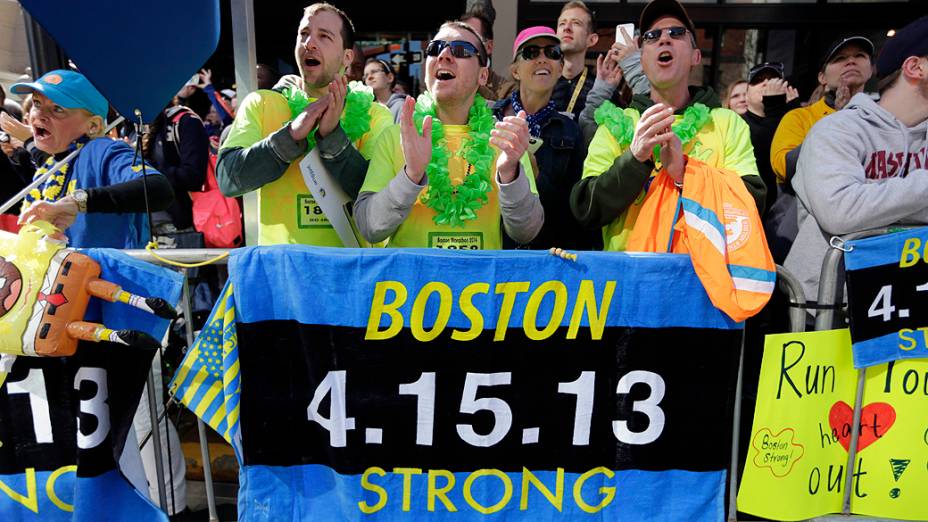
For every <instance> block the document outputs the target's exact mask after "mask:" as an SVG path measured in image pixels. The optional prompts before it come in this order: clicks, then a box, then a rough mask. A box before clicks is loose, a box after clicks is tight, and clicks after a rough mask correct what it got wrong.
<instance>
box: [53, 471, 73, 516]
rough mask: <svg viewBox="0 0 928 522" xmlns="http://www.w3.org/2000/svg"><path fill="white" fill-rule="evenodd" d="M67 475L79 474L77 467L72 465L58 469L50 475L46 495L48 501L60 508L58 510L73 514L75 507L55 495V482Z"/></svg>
mask: <svg viewBox="0 0 928 522" xmlns="http://www.w3.org/2000/svg"><path fill="white" fill-rule="evenodd" d="M65 473H77V466H74V465H71V466H65V467H63V468H58V469H56V470H55V471H54V472H53V473H52V474H51V475H49V476H48V482H46V483H45V494H46V495H48V499H49V500H51V501H52V504H54V505H56V506H58V509H60V510H62V511H67V512H68V513H73V512H74V506H73V505H71V504H68V503H67V502H64V501H62V500H61V498H59V497H58V494H57V493H55V482H56V481H57V480H58V479H59V478H61V476H62V475H64V474H65Z"/></svg>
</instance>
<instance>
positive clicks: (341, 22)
mask: <svg viewBox="0 0 928 522" xmlns="http://www.w3.org/2000/svg"><path fill="white" fill-rule="evenodd" d="M353 46H354V26H353V25H352V23H351V20H350V19H349V18H348V15H346V14H345V13H344V11H342V10H340V9H338V8H336V7H334V6H332V5H331V4H327V3H324V2H322V3H316V4H312V5H310V6H309V7H307V8H306V9H305V11H304V14H303V19H302V20H301V22H300V25H299V29H298V32H297V38H296V48H295V50H294V53H295V57H296V62H297V65H298V66H299V69H300V77H299V78H295V77H294V78H293V79H292V81H293V83H294V84H295V85H292V86H289V85H284V86H281V87H280V88H277V90H259V91H256V92H253V93H251V94H249V95H248V97H247V98H245V100H243V101H242V103H241V105H240V106H239V109H238V113H237V115H236V118H235V123H233V124H232V127H231V129H232V130H231V131H230V132H229V135H228V137H227V138H226V140H225V142H224V143H223V146H222V149H220V151H219V159H218V165H217V181H218V182H219V188H220V189H221V190H222V192H223V193H224V194H225V195H227V196H239V195H242V194H244V193H246V192H250V191H253V190H257V191H259V208H258V222H259V226H258V242H259V243H260V244H262V245H268V244H281V243H300V244H310V245H322V246H342V242H341V240H340V239H339V237H338V234H337V233H336V232H335V229H334V228H332V225H331V224H330V223H329V221H328V219H327V218H326V216H325V214H323V213H322V210H321V208H320V207H319V206H318V205H316V202H315V201H314V200H313V198H312V197H311V195H310V191H309V189H308V188H307V186H306V183H305V182H304V181H303V174H302V173H301V172H300V167H299V163H300V160H302V159H303V156H304V155H305V154H306V152H307V150H309V149H311V148H313V147H318V148H319V154H320V157H321V160H322V163H323V165H324V166H325V167H326V169H327V170H328V172H329V173H330V174H331V175H332V176H333V177H334V179H335V180H337V182H338V183H339V184H340V185H341V187H342V188H343V189H344V190H345V192H346V193H348V194H349V195H350V196H352V197H355V196H357V193H358V189H359V188H360V187H361V184H362V183H363V181H364V174H365V172H366V171H367V163H368V159H369V158H370V156H371V154H372V152H373V148H374V147H373V145H374V142H375V140H376V138H377V137H378V136H379V135H380V133H381V132H383V130H384V129H386V128H388V127H390V126H392V125H393V118H392V117H391V115H390V111H388V110H387V108H386V107H384V106H383V105H380V104H379V103H374V102H373V98H372V97H370V98H364V97H363V96H361V97H359V96H349V92H348V84H347V81H346V79H345V77H344V72H345V69H346V68H347V67H348V65H349V64H350V63H351V61H352V59H353V55H354V51H353V50H352V47H353ZM288 81H290V80H289V79H288ZM352 94H354V93H352ZM365 102H366V103H365ZM303 106H305V108H302V107H303ZM345 112H347V113H348V114H349V115H350V116H351V117H349V118H346V119H345V123H344V124H343V123H342V115H343V113H345Z"/></svg>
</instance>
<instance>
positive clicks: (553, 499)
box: [519, 467, 564, 511]
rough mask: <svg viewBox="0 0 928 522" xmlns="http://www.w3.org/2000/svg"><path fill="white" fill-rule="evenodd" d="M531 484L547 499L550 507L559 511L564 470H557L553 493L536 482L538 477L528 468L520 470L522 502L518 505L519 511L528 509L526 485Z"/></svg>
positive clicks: (542, 484) (561, 500)
mask: <svg viewBox="0 0 928 522" xmlns="http://www.w3.org/2000/svg"><path fill="white" fill-rule="evenodd" d="M529 484H532V485H534V486H535V489H537V490H538V491H539V492H540V493H541V494H542V495H544V496H545V498H546V499H548V502H550V503H551V505H552V506H554V507H556V508H557V510H558V511H561V508H562V506H563V505H564V468H557V481H556V483H555V485H554V493H553V494H552V493H551V490H550V489H548V488H547V486H545V485H544V483H543V482H542V481H540V480H538V477H536V476H535V474H534V473H532V472H531V471H529V469H528V468H526V467H523V468H522V500H521V502H520V503H519V510H520V511H526V510H527V509H528V485H529Z"/></svg>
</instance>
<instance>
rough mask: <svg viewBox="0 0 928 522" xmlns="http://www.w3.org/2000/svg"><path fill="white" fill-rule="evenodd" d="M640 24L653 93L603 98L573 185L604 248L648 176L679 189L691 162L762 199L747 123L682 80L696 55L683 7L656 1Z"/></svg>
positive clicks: (637, 205)
mask: <svg viewBox="0 0 928 522" xmlns="http://www.w3.org/2000/svg"><path fill="white" fill-rule="evenodd" d="M639 27H641V29H642V35H641V65H642V68H643V69H644V73H645V76H647V78H648V81H650V83H651V86H652V87H651V93H650V95H649V96H643V95H635V96H634V97H633V99H632V103H631V107H629V108H628V109H625V110H624V111H623V110H621V109H618V108H617V107H615V106H614V105H613V104H611V103H609V102H607V103H605V104H604V105H603V106H602V107H600V108H599V109H598V110H597V118H596V120H597V123H599V124H600V125H599V129H598V130H597V131H596V134H595V135H594V137H593V141H592V142H591V143H590V148H589V153H588V155H587V158H586V161H585V163H584V166H583V179H581V180H580V181H579V182H578V183H577V184H576V185H574V188H573V191H572V192H571V209H572V210H573V212H574V215H575V216H576V217H577V219H578V220H579V221H580V222H581V223H582V224H584V225H585V226H588V227H603V229H602V230H603V241H604V245H605V250H609V251H623V250H626V245H627V242H628V239H629V236H630V235H631V232H632V229H633V228H634V227H635V223H636V220H637V218H638V215H639V212H640V211H641V208H642V207H643V205H644V203H645V200H646V199H647V198H646V195H647V194H648V193H649V190H650V189H651V188H652V185H654V184H653V183H652V180H657V179H659V177H660V176H661V175H662V174H666V176H669V178H670V179H671V180H672V181H673V182H674V184H675V185H676V186H677V187H681V188H682V187H683V186H684V185H685V183H686V181H687V179H688V177H687V176H686V173H687V172H688V171H689V169H690V168H691V167H693V166H695V165H697V164H698V165H703V166H708V167H711V168H715V169H725V170H727V171H734V172H735V173H737V174H738V175H740V176H741V180H742V181H743V182H744V185H746V186H747V189H748V191H749V192H750V194H751V196H753V199H754V201H755V203H756V206H757V207H758V208H761V207H762V205H763V202H764V193H765V190H764V183H763V181H762V180H761V179H760V176H759V175H758V173H757V164H756V163H755V161H754V150H753V148H752V146H751V140H750V133H749V130H748V127H747V124H745V122H744V121H743V120H742V119H741V118H740V117H739V116H738V115H737V114H735V113H734V112H732V111H730V110H728V109H722V108H720V102H719V98H718V96H717V95H716V94H715V92H714V91H713V90H712V89H711V88H708V87H706V88H690V87H689V86H688V80H689V75H690V69H691V68H693V67H696V66H698V65H699V62H700V59H701V55H700V52H699V49H698V48H697V47H696V39H695V36H694V33H693V31H694V28H693V22H692V21H691V20H690V19H689V17H688V16H687V14H686V11H685V10H684V9H683V6H681V5H680V4H679V3H678V2H676V1H675V0H654V1H652V2H650V3H649V4H648V5H646V6H645V8H644V10H643V11H642V13H641V19H640V21H639ZM657 147H659V152H656V151H655V150H656V148H657ZM753 212H755V213H756V212H757V208H754V209H753ZM680 214H681V215H682V214H683V212H681V213H680Z"/></svg>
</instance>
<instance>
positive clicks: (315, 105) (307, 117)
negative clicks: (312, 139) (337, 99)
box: [290, 94, 332, 141]
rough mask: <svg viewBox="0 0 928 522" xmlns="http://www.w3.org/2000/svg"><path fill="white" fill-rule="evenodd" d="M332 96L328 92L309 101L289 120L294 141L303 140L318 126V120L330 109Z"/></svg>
mask: <svg viewBox="0 0 928 522" xmlns="http://www.w3.org/2000/svg"><path fill="white" fill-rule="evenodd" d="M331 104H332V97H331V96H330V95H328V94H326V95H325V96H323V97H321V98H319V99H318V100H316V101H314V102H312V103H310V104H309V105H307V106H306V108H305V109H303V112H301V113H299V114H298V115H297V116H296V118H293V121H291V122H290V137H292V138H293V140H294V141H302V140H305V139H306V137H307V136H309V134H310V133H311V132H312V131H313V130H315V129H316V127H318V126H319V120H321V119H322V117H323V116H324V115H325V114H326V113H327V112H328V111H329V110H330V106H331Z"/></svg>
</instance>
